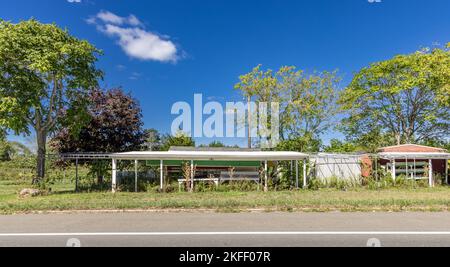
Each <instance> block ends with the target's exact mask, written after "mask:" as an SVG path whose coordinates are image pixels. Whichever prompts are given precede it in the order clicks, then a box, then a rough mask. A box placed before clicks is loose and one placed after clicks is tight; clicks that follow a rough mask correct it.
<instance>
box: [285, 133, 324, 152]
mask: <svg viewBox="0 0 450 267" xmlns="http://www.w3.org/2000/svg"><path fill="white" fill-rule="evenodd" d="M321 146H322V141H321V140H320V139H318V138H314V137H312V136H300V137H293V138H291V139H288V140H283V141H280V143H278V145H277V147H276V150H278V151H297V152H317V151H319V150H320V148H321Z"/></svg>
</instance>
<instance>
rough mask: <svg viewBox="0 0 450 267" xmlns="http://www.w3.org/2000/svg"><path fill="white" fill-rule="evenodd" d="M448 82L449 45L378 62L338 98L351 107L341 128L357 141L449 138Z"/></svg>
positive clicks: (357, 78)
mask: <svg viewBox="0 0 450 267" xmlns="http://www.w3.org/2000/svg"><path fill="white" fill-rule="evenodd" d="M449 86H450V50H449V49H446V48H444V49H433V50H429V49H428V50H423V51H419V52H416V53H413V54H410V55H399V56H396V57H394V58H393V59H390V60H387V61H383V62H378V63H374V64H372V65H371V66H370V67H367V68H364V69H362V70H361V71H360V72H359V73H357V74H356V75H355V77H354V78H353V81H352V82H351V84H350V85H349V86H348V87H347V88H346V90H345V91H344V92H343V93H342V94H341V98H340V101H339V103H340V104H341V105H342V108H343V110H344V111H346V112H348V116H347V118H345V119H344V120H343V125H342V127H341V129H342V130H343V131H344V132H345V133H346V134H347V135H348V137H349V139H350V140H353V141H358V140H361V139H369V140H370V141H375V140H376V139H377V138H380V137H381V139H385V140H386V139H387V141H388V142H389V143H390V144H391V145H392V144H402V143H418V142H422V141H425V140H428V139H438V140H439V139H443V138H447V137H448V132H449V131H450V128H449V127H450V126H449V125H450V124H449V118H450V100H449V94H450V87H449ZM374 134H375V136H374ZM376 135H378V136H376Z"/></svg>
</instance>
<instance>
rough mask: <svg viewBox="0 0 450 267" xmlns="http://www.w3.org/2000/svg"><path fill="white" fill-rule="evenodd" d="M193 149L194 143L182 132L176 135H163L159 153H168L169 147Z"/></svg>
mask: <svg viewBox="0 0 450 267" xmlns="http://www.w3.org/2000/svg"><path fill="white" fill-rule="evenodd" d="M174 146H179V147H195V141H194V139H192V137H190V136H189V135H187V134H186V133H183V132H178V133H177V134H176V135H174V136H173V135H165V136H163V138H162V146H161V151H169V149H170V148H171V147H174Z"/></svg>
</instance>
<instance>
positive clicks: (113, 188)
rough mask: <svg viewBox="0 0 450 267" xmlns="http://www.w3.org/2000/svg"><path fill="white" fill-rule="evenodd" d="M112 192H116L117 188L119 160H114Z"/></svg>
mask: <svg viewBox="0 0 450 267" xmlns="http://www.w3.org/2000/svg"><path fill="white" fill-rule="evenodd" d="M111 187H112V192H113V193H115V192H116V190H117V161H116V160H115V159H113V160H112V186H111Z"/></svg>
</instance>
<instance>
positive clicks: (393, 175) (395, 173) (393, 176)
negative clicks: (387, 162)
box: [392, 159, 397, 181]
mask: <svg viewBox="0 0 450 267" xmlns="http://www.w3.org/2000/svg"><path fill="white" fill-rule="evenodd" d="M392 179H393V180H394V181H395V180H397V170H396V169H395V159H393V160H392Z"/></svg>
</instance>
